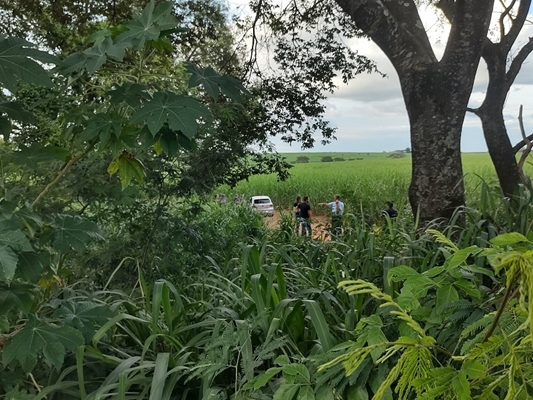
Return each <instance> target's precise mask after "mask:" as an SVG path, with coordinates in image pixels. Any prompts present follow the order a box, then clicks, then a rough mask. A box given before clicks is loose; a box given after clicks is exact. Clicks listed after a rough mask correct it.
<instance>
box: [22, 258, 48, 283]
mask: <svg viewBox="0 0 533 400" xmlns="http://www.w3.org/2000/svg"><path fill="white" fill-rule="evenodd" d="M18 259H19V263H18V270H19V272H20V275H21V276H22V278H24V280H26V281H28V282H33V283H37V282H38V281H39V279H40V278H41V273H42V272H43V267H44V264H43V260H42V258H41V255H40V254H39V253H34V252H23V253H19V254H18Z"/></svg>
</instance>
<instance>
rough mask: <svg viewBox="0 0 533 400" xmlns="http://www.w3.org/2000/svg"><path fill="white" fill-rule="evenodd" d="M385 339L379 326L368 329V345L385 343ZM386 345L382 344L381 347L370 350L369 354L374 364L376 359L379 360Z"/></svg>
mask: <svg viewBox="0 0 533 400" xmlns="http://www.w3.org/2000/svg"><path fill="white" fill-rule="evenodd" d="M387 341H388V340H387V337H386V336H385V335H384V334H383V332H382V331H381V329H380V328H378V327H373V328H371V329H369V330H368V337H367V342H368V344H369V345H370V346H373V345H377V344H381V343H386V342H387ZM386 347H387V346H386V345H383V346H382V347H377V348H375V349H374V350H372V351H371V352H370V356H371V357H372V360H373V361H374V364H376V361H377V360H379V358H380V357H381V355H382V354H383V352H384V351H385V350H386Z"/></svg>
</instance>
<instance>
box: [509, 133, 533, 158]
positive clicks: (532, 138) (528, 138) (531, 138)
mask: <svg viewBox="0 0 533 400" xmlns="http://www.w3.org/2000/svg"><path fill="white" fill-rule="evenodd" d="M528 141H533V133H532V134H531V135H529V136H526V137H525V139H522V140H521V141H519V142H518V143H517V144H515V145H514V146H513V153H514V154H516V153H518V152H519V151H520V149H521V148H522V147H524V146H525V145H526V144H527V142H528Z"/></svg>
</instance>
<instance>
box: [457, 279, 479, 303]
mask: <svg viewBox="0 0 533 400" xmlns="http://www.w3.org/2000/svg"><path fill="white" fill-rule="evenodd" d="M453 285H454V286H455V287H456V288H458V289H461V290H462V291H463V292H465V293H466V294H468V295H469V296H471V297H472V298H474V299H477V300H481V292H480V291H479V289H478V288H477V287H476V285H474V283H473V282H470V281H467V280H466V279H459V280H457V281H455V282H454V283H453Z"/></svg>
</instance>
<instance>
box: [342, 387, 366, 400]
mask: <svg viewBox="0 0 533 400" xmlns="http://www.w3.org/2000/svg"><path fill="white" fill-rule="evenodd" d="M347 400H368V391H367V390H366V388H365V387H363V386H351V387H350V388H349V389H348V399H347Z"/></svg>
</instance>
